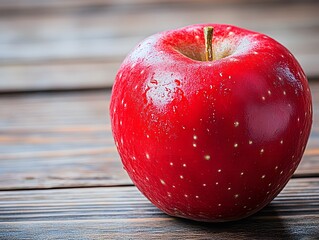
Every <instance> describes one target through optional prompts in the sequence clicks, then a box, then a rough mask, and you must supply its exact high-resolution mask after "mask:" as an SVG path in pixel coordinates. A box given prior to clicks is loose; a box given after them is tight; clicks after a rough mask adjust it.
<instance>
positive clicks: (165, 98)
mask: <svg viewBox="0 0 319 240" xmlns="http://www.w3.org/2000/svg"><path fill="white" fill-rule="evenodd" d="M207 26H212V27H213V29H214V33H213V37H212V42H210V41H209V37H210V36H211V35H209V34H208V35H206V38H207V39H206V38H205V37H204V29H208V28H207ZM205 41H206V45H207V47H205ZM210 51H211V52H210ZM206 55H208V57H207V56H206ZM209 55H211V56H209ZM110 114H111V123H112V131H113V135H114V139H115V143H116V146H117V149H118V152H119V154H120V156H121V159H122V162H123V165H124V168H125V169H126V171H127V173H128V174H129V176H130V178H131V179H132V181H133V182H134V184H135V185H136V186H137V188H138V189H139V190H140V191H141V192H142V193H143V194H144V195H145V196H146V197H147V198H148V199H149V200H150V201H151V202H152V203H153V204H154V205H156V206H157V207H158V208H160V209H161V210H163V211H164V212H165V213H167V214H169V215H172V216H177V217H182V218H188V219H193V220H198V221H211V222H219V221H232V220H238V219H241V218H244V217H247V216H249V215H251V214H253V213H255V212H257V211H258V210H260V209H262V208H263V207H264V206H266V205H267V204H268V203H269V202H270V201H271V200H272V199H273V198H274V197H276V196H277V194H278V193H279V192H280V191H281V190H282V189H283V188H284V186H285V185H286V183H287V182H288V180H289V179H290V178H291V176H292V174H293V173H294V171H295V170H296V168H297V166H298V164H299V162H300V160H301V157H302V155H303V152H304V150H305V147H306V144H307V140H308V137H309V133H310V129H311V124H312V104H311V94H310V90H309V86H308V83H307V78H306V76H305V74H304V72H303V70H302V68H301V67H300V65H299V64H298V62H297V60H296V59H295V58H294V57H293V55H292V54H291V53H290V52H289V51H288V50H287V49H286V48H285V47H283V46H282V45H281V44H279V43H278V42H276V41H275V40H273V39H272V38H270V37H268V36H266V35H264V34H261V33H257V32H252V31H249V30H245V29H242V28H238V27H235V26H230V25H218V24H202V25H193V26H188V27H185V28H181V29H177V30H172V31H167V32H162V33H159V34H156V35H153V36H151V37H149V38H147V39H146V40H144V41H143V42H142V43H140V44H139V45H138V46H137V47H136V48H135V49H134V50H133V51H132V52H131V53H130V54H129V55H128V56H127V58H126V59H125V60H124V62H123V63H122V65H121V68H120V69H119V71H118V74H117V76H116V79H115V83H114V86H113V91H112V97H111V105H110Z"/></svg>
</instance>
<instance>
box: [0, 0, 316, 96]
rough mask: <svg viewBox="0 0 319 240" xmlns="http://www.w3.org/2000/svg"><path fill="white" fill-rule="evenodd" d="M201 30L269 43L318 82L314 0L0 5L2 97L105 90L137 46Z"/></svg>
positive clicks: (7, 1) (7, 0) (66, 0)
mask: <svg viewBox="0 0 319 240" xmlns="http://www.w3.org/2000/svg"><path fill="white" fill-rule="evenodd" d="M205 22H211V23H227V24H233V25H237V26H240V27H243V28H248V29H251V30H255V31H259V32H263V33H265V34H267V35H269V36H271V37H273V38H275V39H276V40H277V41H279V42H280V43H282V44H283V45H285V46H286V47H287V48H288V49H289V50H290V51H291V52H292V53H293V54H294V55H295V56H296V57H297V59H298V60H299V62H300V63H301V65H302V67H303V68H304V70H305V72H306V74H307V75H308V77H309V78H310V79H315V78H317V79H318V76H319V1H317V0H313V1H311V0H299V1H298V0H281V1H280V0H268V1H267V0H197V1H192V0H171V1H169V0H104V1H103V0H90V1H88V0H55V1H50V0H1V1H0V33H1V35H0V77H1V81H0V92H19V91H41V90H78V89H99V88H101V89H103V88H110V87H111V86H112V83H113V80H114V77H115V74H116V71H117V69H118V68H119V65H120V63H121V61H122V60H123V59H124V57H125V55H126V54H127V53H128V52H129V51H130V50H131V49H132V48H133V47H134V46H135V45H136V44H137V43H138V42H139V41H141V40H142V39H144V38H145V37H147V36H149V35H151V34H154V33H156V32H159V31H163V30H168V29H174V28H179V27H182V26H185V25H190V24H195V23H205Z"/></svg>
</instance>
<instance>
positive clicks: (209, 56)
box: [204, 26, 214, 61]
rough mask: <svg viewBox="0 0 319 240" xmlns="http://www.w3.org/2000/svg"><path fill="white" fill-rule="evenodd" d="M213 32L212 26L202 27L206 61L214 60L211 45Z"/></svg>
mask: <svg viewBox="0 0 319 240" xmlns="http://www.w3.org/2000/svg"><path fill="white" fill-rule="evenodd" d="M213 32H214V28H213V27H212V26H206V27H204V37H205V56H206V61H213V60H214V53H213V45H212V40H213Z"/></svg>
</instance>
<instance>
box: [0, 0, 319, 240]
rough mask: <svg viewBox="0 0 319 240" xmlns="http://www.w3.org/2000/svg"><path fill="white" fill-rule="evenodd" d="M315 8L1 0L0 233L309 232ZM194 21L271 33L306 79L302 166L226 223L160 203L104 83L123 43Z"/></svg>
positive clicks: (316, 178) (315, 216) (262, 2)
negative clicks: (133, 170)
mask: <svg viewBox="0 0 319 240" xmlns="http://www.w3.org/2000/svg"><path fill="white" fill-rule="evenodd" d="M318 12H319V2H318V1H315V0H307V1H298V0H293V1H290V0H284V1H279V0H271V1H267V0H255V1H254V0H253V1H251V0H225V1H221V0H212V1H210V0H199V1H192V0H172V1H168V0H133V1H128V0H121V1H114V0H106V1H103V0H91V1H86V0H57V1H42V0H25V1H21V0H0V32H1V35H0V77H1V81H0V239H1V240H2V239H6V240H7V239H27V240H28V239H30V240H31V239H35V240H38V239H39V240H40V239H41V240H42V239H319V237H318V236H319V228H318V226H319V81H318V80H319V78H318V76H319V68H318V64H319V62H318V61H319V49H318V46H319V31H318V30H319V18H318ZM200 22H223V23H229V24H234V25H239V26H242V27H245V28H250V29H253V30H256V31H261V32H264V33H266V34H268V35H270V36H272V37H274V38H275V39H277V40H278V41H280V42H281V43H283V44H284V45H286V46H287V47H288V48H289V49H290V50H291V51H292V52H293V53H294V54H295V55H296V57H297V58H298V60H299V61H300V62H301V64H302V66H303V67H304V69H305V71H306V73H307V75H308V76H309V77H310V78H312V79H313V80H314V81H311V83H310V85H311V90H312V93H313V103H314V109H313V110H314V111H313V112H314V124H313V129H312V133H311V137H310V140H309V143H308V146H307V149H306V152H305V154H304V157H303V160H302V163H301V165H300V166H299V167H298V169H297V171H296V173H295V174H294V176H293V179H291V180H290V182H289V183H288V185H287V186H286V188H285V189H284V190H283V191H282V193H281V194H280V195H279V196H278V197H277V198H276V199H275V200H274V201H273V202H272V203H271V204H270V205H269V206H268V207H266V208H265V209H264V210H262V211H261V212H259V213H257V214H256V215H254V216H252V217H250V218H248V219H245V220H243V221H239V222H235V223H226V224H207V223H206V224H205V223H197V222H192V221H187V220H182V219H177V218H172V217H169V216H167V215H165V214H164V213H162V212H161V211H160V210H158V209H157V208H156V207H154V206H153V205H152V204H151V203H150V202H149V201H148V200H147V199H146V198H145V197H143V196H142V195H141V194H140V193H139V192H138V191H137V189H136V188H135V187H134V186H133V184H132V182H131V180H130V179H129V178H128V176H127V174H126V173H125V171H124V170H123V169H122V166H121V162H120V159H119V156H118V153H117V152H116V149H115V146H114V143H113V140H112V137H111V128H110V120H109V113H108V107H109V100H110V87H111V85H112V83H113V79H114V76H115V73H116V71H117V68H118V67H119V65H120V62H121V61H122V60H123V58H124V56H125V55H126V54H127V52H128V51H129V50H130V49H131V48H132V47H133V46H134V45H135V44H136V43H137V42H138V41H140V40H142V39H143V38H145V37H146V36H148V35H151V34H153V33H155V32H158V31H162V30H166V29H171V28H176V27H180V26H184V25H188V24H193V23H200ZM105 88H107V89H108V90H105ZM88 89H91V91H87V90H88ZM92 89H94V90H92ZM42 90H49V91H47V92H43V91H42ZM51 90H54V91H51ZM56 90H72V91H56ZM75 90H85V91H75ZM29 91H30V92H32V93H26V92H29ZM4 92H16V93H6V94H4ZM17 92H20V93H17ZM22 92H23V93H22Z"/></svg>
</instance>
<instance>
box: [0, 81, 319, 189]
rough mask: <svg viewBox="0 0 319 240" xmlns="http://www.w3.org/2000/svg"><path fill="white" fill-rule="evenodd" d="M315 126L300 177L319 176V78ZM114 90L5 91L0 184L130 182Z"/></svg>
mask: <svg viewBox="0 0 319 240" xmlns="http://www.w3.org/2000/svg"><path fill="white" fill-rule="evenodd" d="M311 89H312V92H313V100H314V125H313V131H312V134H311V138H310V140H309V144H308V147H307V149H306V152H305V155H304V157H303V160H302V163H301V164H300V166H299V168H298V169H297V171H296V173H295V177H306V176H308V177H309V176H317V177H318V176H319V147H318V146H319V95H318V93H319V82H317V81H315V82H312V83H311ZM109 98H110V91H93V92H78V93H50V94H48V93H37V94H13V95H3V96H0V102H1V106H0V116H1V118H0V152H1V154H0V189H36V188H61V187H83V186H91V187H92V186H114V185H128V184H131V181H130V180H129V178H128V177H127V175H126V173H125V171H124V170H123V169H122V165H121V162H120V159H119V156H118V154H117V151H116V148H115V145H114V142H113V139H112V135H111V127H110V120H109V113H108V107H109Z"/></svg>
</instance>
